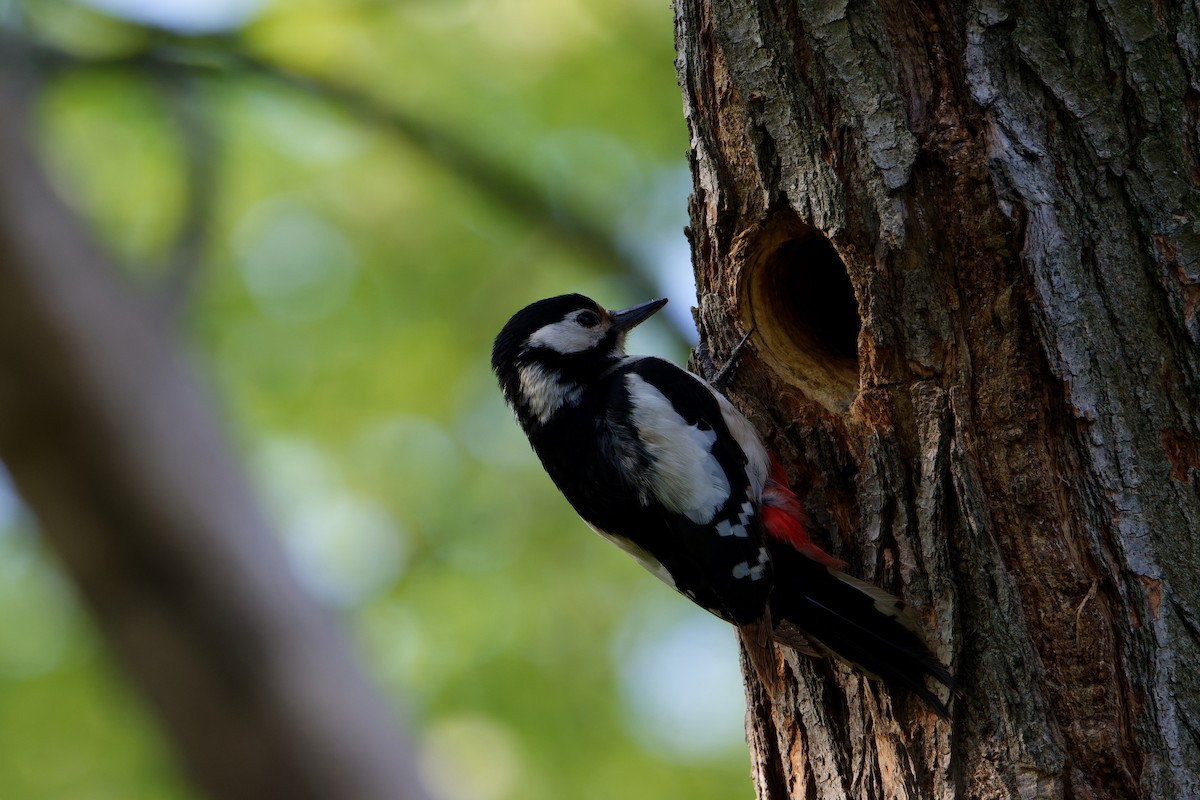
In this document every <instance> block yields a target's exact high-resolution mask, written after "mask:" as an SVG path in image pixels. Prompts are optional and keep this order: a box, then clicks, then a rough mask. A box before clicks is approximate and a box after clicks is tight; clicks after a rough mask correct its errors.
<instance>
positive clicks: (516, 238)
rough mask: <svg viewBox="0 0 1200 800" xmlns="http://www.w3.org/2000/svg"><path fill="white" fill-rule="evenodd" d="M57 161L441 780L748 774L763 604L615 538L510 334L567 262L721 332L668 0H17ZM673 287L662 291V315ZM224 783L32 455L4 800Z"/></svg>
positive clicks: (469, 792) (636, 341)
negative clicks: (170, 704)
mask: <svg viewBox="0 0 1200 800" xmlns="http://www.w3.org/2000/svg"><path fill="white" fill-rule="evenodd" d="M0 29H2V31H3V32H4V34H5V35H6V36H16V37H20V38H21V39H22V40H25V41H27V42H34V43H37V53H38V56H39V60H40V62H41V63H42V64H43V67H44V70H43V81H42V84H41V96H40V101H39V104H38V114H37V119H36V120H32V121H31V122H32V124H33V125H34V126H35V129H36V131H37V138H38V141H39V142H40V144H41V147H42V155H43V158H44V160H45V163H46V165H47V167H48V168H49V169H50V171H51V173H52V175H53V178H54V180H55V183H56V185H57V186H58V188H59V191H60V192H61V193H62V194H63V195H64V196H65V197H67V198H68V199H69V201H70V203H71V204H72V205H73V206H74V207H75V208H76V209H77V210H78V211H79V212H80V213H81V214H82V215H83V216H84V217H85V218H86V219H87V220H88V221H89V222H90V223H91V224H92V225H93V227H94V229H95V230H96V232H97V234H98V236H99V237H100V239H101V240H102V241H103V242H104V243H105V244H106V245H107V247H108V248H109V249H110V250H111V251H112V252H113V253H114V255H115V256H116V257H117V258H118V260H120V261H121V262H122V263H123V264H125V265H126V267H127V269H128V272H129V279H130V281H131V282H132V283H134V284H136V285H138V286H139V288H140V290H142V291H146V292H149V293H154V292H158V293H161V294H162V296H163V298H164V304H165V306H166V307H167V308H169V309H173V310H171V311H170V313H173V314H175V316H176V318H177V327H178V330H179V333H180V339H181V341H182V342H183V344H184V346H185V347H186V348H187V349H188V351H189V353H190V355H191V358H192V361H193V363H194V365H195V367H196V369H197V371H198V372H199V374H200V375H201V376H202V380H203V381H204V382H205V383H206V385H207V386H208V388H209V391H210V394H211V398H212V401H213V403H214V405H216V406H217V408H218V410H219V411H220V413H221V414H222V416H223V419H224V420H225V421H226V429H227V434H228V437H229V440H230V442H231V443H232V445H233V447H234V448H235V449H236V450H237V451H238V452H239V453H240V454H241V456H242V461H243V463H244V465H245V469H246V472H247V474H248V476H249V480H250V481H251V482H252V483H253V484H254V485H255V486H256V487H257V489H258V490H259V495H260V497H261V498H262V501H263V503H264V505H265V506H266V507H267V508H268V509H269V511H270V512H271V514H272V516H273V518H274V520H275V522H276V524H277V527H278V530H279V531H280V535H281V536H282V537H283V539H284V543H285V545H286V548H287V552H288V554H289V557H290V559H291V564H292V566H293V568H294V569H295V571H296V572H297V574H298V575H299V576H300V577H301V578H302V580H303V581H304V583H305V584H306V585H307V586H308V587H309V588H310V589H311V591H312V592H313V593H314V594H315V595H316V596H317V597H319V598H320V599H321V600H322V601H323V602H324V603H326V604H327V605H328V606H330V607H332V608H334V609H336V611H337V613H338V614H339V615H340V617H341V618H342V619H343V620H344V623H345V625H346V628H347V630H348V631H349V634H350V637H351V639H352V640H353V642H354V644H355V646H356V647H357V648H358V651H359V653H360V655H361V658H362V660H363V663H364V665H365V668H366V670H367V671H368V672H369V673H370V675H371V676H372V677H373V679H374V680H375V682H376V683H377V685H378V686H379V687H380V689H381V691H382V692H383V693H384V694H385V696H386V697H387V698H388V699H389V700H390V702H391V703H392V705H393V707H394V708H395V712H396V715H397V717H398V718H399V719H401V720H402V722H403V724H404V725H405V726H406V728H407V729H408V731H409V732H410V735H411V736H412V738H413V739H414V742H415V744H416V747H417V750H418V757H419V761H420V764H421V769H422V774H423V776H424V777H425V779H426V781H427V782H428V783H429V784H430V786H431V788H432V789H433V790H434V792H435V793H436V795H437V796H438V797H440V798H445V799H446V800H506V799H509V798H512V799H514V800H515V799H517V798H519V799H520V800H526V799H528V800H542V799H544V800H572V799H574V798H582V799H585V800H586V799H588V798H596V799H597V800H599V798H605V799H607V798H628V799H630V800H639V799H640V798H646V800H650V798H654V799H655V800H661V799H662V798H695V799H696V800H706V799H707V798H713V799H714V800H716V799H718V798H719V799H720V800H729V799H730V798H751V797H752V796H753V792H752V791H751V787H750V784H749V779H748V763H747V756H746V751H745V745H744V742H743V739H742V716H743V699H742V694H741V684H740V678H739V676H738V670H737V660H736V649H735V645H734V638H733V633H732V630H731V629H729V628H728V627H727V626H725V625H723V624H722V623H719V622H717V621H715V620H713V619H711V618H709V617H708V616H706V615H705V614H703V613H702V612H699V611H697V610H696V609H694V608H693V607H692V606H691V605H690V604H688V603H686V602H684V601H683V600H681V599H679V598H677V597H676V596H675V595H674V594H672V593H671V592H670V591H669V590H667V589H666V588H665V587H663V586H662V585H660V584H659V583H658V582H657V581H655V580H653V579H652V578H651V577H649V576H648V575H647V574H645V573H644V572H642V571H641V570H640V569H639V568H638V567H637V566H636V565H634V564H633V563H632V561H630V560H629V559H628V558H627V557H625V556H624V555H623V554H621V553H620V552H618V551H617V550H616V549H615V548H613V547H611V546H610V545H608V544H607V543H605V542H603V541H602V540H600V539H599V537H596V536H595V535H593V534H592V533H591V532H590V531H588V530H587V528H586V527H584V525H583V524H582V523H581V522H580V521H579V520H578V519H577V518H576V517H575V516H574V514H573V513H572V512H571V511H570V509H569V507H568V506H567V505H566V503H565V502H564V501H563V500H562V499H561V498H560V496H559V495H558V494H557V492H556V491H555V489H554V488H553V486H552V485H551V484H550V482H549V480H548V479H547V478H546V477H545V475H544V474H543V473H542V471H541V468H540V466H539V465H538V463H537V461H536V459H535V458H534V456H533V455H532V453H531V451H530V450H529V447H528V445H527V444H526V442H525V440H524V438H523V437H522V435H521V434H520V432H519V430H518V428H517V426H516V425H515V423H514V422H513V421H512V419H511V417H510V415H509V413H508V411H507V410H506V409H505V407H504V406H503V403H502V402H501V399H500V397H499V393H498V391H497V390H496V388H495V383H494V379H493V377H492V375H491V373H490V371H489V368H488V357H489V354H490V347H491V341H492V337H493V336H494V335H495V333H496V332H497V331H498V330H499V329H500V327H501V326H502V325H503V323H504V322H505V321H506V320H507V318H508V317H509V315H511V314H512V313H513V312H514V311H516V310H517V309H519V308H520V307H521V306H523V305H525V304H526V303H528V302H531V301H533V300H536V299H539V298H541V297H544V296H549V295H553V294H559V293H562V292H567V291H581V292H584V293H587V294H590V295H592V296H593V297H595V298H597V299H598V300H600V301H601V302H603V303H605V304H607V305H609V306H610V307H618V306H623V305H628V304H632V303H634V302H640V301H642V300H645V299H648V297H649V296H657V295H664V294H665V295H667V296H669V297H670V298H671V301H672V303H671V306H669V307H668V308H669V309H670V311H671V315H670V316H666V317H663V318H662V319H658V318H656V320H655V321H654V324H647V325H646V326H643V327H642V328H639V330H638V332H637V333H636V334H635V336H634V337H633V339H632V341H631V345H632V348H633V349H634V350H636V351H640V352H653V353H657V354H660V355H664V356H667V357H669V358H672V359H674V360H676V361H677V362H681V361H682V360H683V359H685V358H686V355H687V347H688V345H689V344H690V343H691V342H690V340H691V337H692V336H693V335H694V334H693V332H692V329H691V322H690V312H689V307H690V306H691V305H692V304H694V302H695V290H694V287H693V284H692V278H691V272H690V268H689V264H688V250H687V243H686V240H685V238H684V235H683V226H684V224H685V223H686V198H687V194H688V191H689V189H690V177H689V172H688V167H687V156H686V151H687V134H686V130H685V127H684V123H683V119H682V113H681V101H680V96H679V90H678V88H677V87H676V84H675V73H674V66H673V59H674V47H673V41H672V20H671V10H670V7H669V4H668V3H667V2H666V0H610V1H609V2H606V3H595V2H587V1H586V0H486V1H485V0H392V1H389V2H383V1H382V0H276V2H274V3H270V2H266V1H265V0H90V2H87V3H83V2H66V1H65V0H25V1H24V2H20V1H18V0H0ZM660 316H661V315H660ZM194 796H195V793H194V792H193V790H191V789H190V787H189V786H188V785H187V784H186V782H185V781H184V779H183V778H182V777H181V775H180V774H179V772H178V770H177V768H176V766H175V764H174V762H173V759H172V756H171V754H170V750H169V746H168V744H167V743H166V742H165V741H164V740H163V739H162V737H161V735H160V733H159V731H158V729H157V727H156V724H155V721H154V720H153V718H151V717H150V716H149V715H148V713H147V712H146V710H145V709H144V708H143V707H142V706H141V704H140V702H139V700H138V698H137V696H136V694H135V692H134V690H133V689H132V688H131V687H130V686H129V685H128V684H127V683H126V681H125V680H124V678H123V676H122V675H121V674H120V673H119V672H118V671H117V670H116V668H115V666H114V665H113V663H112V662H111V661H110V659H109V657H108V655H107V653H106V652H105V649H104V643H103V641H102V640H100V639H99V637H98V635H97V634H96V632H95V631H93V629H92V628H91V626H90V624H89V621H88V619H87V617H86V614H85V612H84V610H83V609H82V608H81V607H80V605H79V603H78V602H77V600H76V598H75V597H74V595H73V593H72V589H71V587H70V585H69V584H68V583H67V582H66V580H65V579H64V578H63V577H62V576H61V575H60V573H59V572H58V570H57V568H56V566H55V564H54V562H53V559H52V558H50V557H49V555H48V554H47V553H46V552H45V550H44V548H43V547H42V546H41V544H40V542H39V539H38V535H37V526H36V520H34V519H32V518H31V517H30V515H29V514H28V513H27V512H26V511H25V510H24V509H23V508H22V505H21V502H20V499H19V498H18V497H17V496H16V495H15V494H14V492H13V490H12V487H11V484H10V483H9V482H8V480H7V479H6V477H5V476H4V473H3V470H2V468H0V797H3V798H22V799H27V800H43V799H46V800H48V799H49V798H55V799H56V800H57V799H59V798H63V799H65V798H71V799H74V798H87V799H88V800H92V799H93V798H97V799H99V798H123V799H132V800H143V799H145V800H149V799H150V798H155V799H159V798H161V799H163V800H166V799H168V798H171V799H172V800H174V799H176V798H190V797H194Z"/></svg>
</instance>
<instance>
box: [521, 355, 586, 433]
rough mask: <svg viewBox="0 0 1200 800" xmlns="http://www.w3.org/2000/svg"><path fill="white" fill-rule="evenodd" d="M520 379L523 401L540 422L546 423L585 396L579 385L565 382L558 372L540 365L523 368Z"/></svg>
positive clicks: (528, 365) (527, 365)
mask: <svg viewBox="0 0 1200 800" xmlns="http://www.w3.org/2000/svg"><path fill="white" fill-rule="evenodd" d="M520 377H521V399H522V400H523V401H524V402H525V404H526V405H527V406H529V410H530V411H531V412H533V415H534V416H535V417H537V418H538V422H543V423H544V422H545V421H546V420H548V419H550V416H551V415H552V414H553V413H554V412H555V411H558V409H560V408H562V407H563V406H565V405H574V404H575V403H578V402H579V397H580V395H581V394H583V387H581V386H580V385H579V384H577V383H572V382H571V381H564V380H563V379H562V376H561V375H559V374H558V373H557V372H554V371H553V370H548V369H546V368H545V367H543V366H541V365H539V364H526V365H525V366H523V367H521V369H520Z"/></svg>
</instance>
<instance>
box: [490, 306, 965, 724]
mask: <svg viewBox="0 0 1200 800" xmlns="http://www.w3.org/2000/svg"><path fill="white" fill-rule="evenodd" d="M666 302H667V301H666V300H665V299H662V300H652V301H650V302H648V303H643V304H641V305H637V306H633V307H631V308H627V309H624V310H621V311H606V310H605V309H604V308H602V307H601V306H599V305H597V304H596V303H595V301H593V300H591V299H589V298H587V297H584V296H582V295H578V294H571V295H563V296H560V297H552V298H550V299H548V300H542V301H540V302H537V303H533V304H532V305H530V306H528V307H526V308H524V309H522V310H521V311H519V312H517V313H516V314H515V315H514V316H513V317H512V319H510V320H509V321H508V324H507V325H505V326H504V329H503V330H502V331H501V332H500V334H499V336H497V337H496V342H495V345H494V347H493V349H492V369H493V370H494V371H495V373H496V376H497V378H498V379H499V382H500V388H501V389H502V391H503V392H504V398H505V400H507V402H508V404H509V406H510V407H511V408H512V410H513V412H514V414H515V415H516V418H517V421H518V422H519V423H520V425H521V427H522V428H523V429H524V431H525V434H526V435H527V436H528V437H529V442H530V444H531V445H532V446H533V449H534V451H535V452H536V453H537V455H538V457H539V458H540V459H541V461H542V465H543V466H544V467H545V469H546V472H548V473H549V474H550V477H551V478H552V479H553V481H554V483H555V484H556V485H557V486H558V488H559V490H560V491H561V492H562V493H563V495H564V496H565V497H566V499H567V501H568V502H569V503H570V504H571V505H572V506H573V507H574V509H575V511H576V512H578V514H579V515H580V516H581V517H582V518H583V519H584V521H585V522H586V523H587V524H588V525H589V526H590V527H591V528H592V529H593V530H594V531H596V532H597V533H599V534H600V535H601V536H603V537H604V538H605V539H608V540H609V541H611V542H613V543H614V544H616V545H617V546H618V547H620V548H621V549H623V550H625V551H626V552H628V553H629V554H630V555H632V556H633V557H634V558H635V559H636V560H637V561H638V562H639V563H641V564H642V566H644V567H645V568H646V569H647V570H649V571H650V572H651V573H653V574H654V575H655V576H657V577H658V578H660V579H661V580H662V581H663V582H664V583H666V584H667V585H669V586H671V587H672V588H674V589H676V590H677V591H679V592H680V593H682V594H683V595H685V596H687V597H688V598H689V599H691V600H692V601H694V602H695V603H697V604H698V605H700V606H701V607H703V608H705V609H707V610H708V611H710V612H712V613H713V614H715V615H716V616H718V617H720V618H721V619H724V620H726V621H728V622H731V623H733V624H734V625H737V626H739V627H740V628H741V629H742V630H743V633H744V634H745V635H744V636H743V641H746V642H747V651H748V653H749V654H750V658H751V661H752V662H753V663H754V666H755V669H756V670H757V671H758V672H759V674H760V676H761V677H763V679H764V682H768V683H769V682H771V681H772V678H771V673H773V672H774V669H775V661H774V651H773V650H772V649H771V644H770V641H771V640H774V641H775V642H778V643H780V644H783V645H786V646H789V647H792V648H794V649H797V650H801V651H803V652H806V653H809V654H824V653H828V652H832V653H834V654H836V655H837V656H840V657H842V658H843V659H845V660H846V661H849V662H851V663H853V664H855V665H857V666H859V667H860V668H862V669H863V670H865V671H866V672H868V673H870V674H873V675H875V676H878V677H881V678H883V679H884V680H885V681H886V682H887V683H888V684H890V685H895V686H901V687H905V688H907V689H909V690H911V691H913V692H915V693H916V694H917V695H919V696H920V697H921V698H922V699H924V700H925V702H926V703H927V704H928V705H929V706H930V707H931V708H932V709H933V710H934V711H936V712H937V713H938V714H940V715H942V716H945V715H946V714H947V710H946V706H945V704H944V703H943V701H942V700H941V699H940V698H939V697H938V696H937V695H936V694H935V693H934V692H933V691H931V690H930V689H929V688H928V687H927V686H926V680H925V679H926V676H932V677H933V678H935V679H936V680H938V681H940V682H941V683H943V684H945V685H946V686H947V687H949V688H951V689H953V687H954V684H953V681H952V679H951V678H950V675H949V674H948V673H947V671H946V670H945V668H943V667H942V665H941V664H940V663H939V662H938V661H937V659H935V658H934V656H933V655H932V654H931V653H930V652H929V650H928V648H927V647H926V646H925V645H924V643H923V642H922V641H921V638H920V637H919V636H918V635H917V633H916V630H915V627H914V626H913V624H912V622H911V621H910V619H909V615H908V614H907V613H906V611H905V607H904V603H903V602H902V601H901V600H899V599H898V598H896V597H894V596H892V595H890V594H888V593H887V592H885V591H883V590H882V589H879V588H878V587H875V586H872V585H871V584H868V583H865V582H863V581H860V580H857V579H855V578H852V577H850V576H848V575H846V574H844V573H843V572H841V570H840V569H839V568H840V567H842V566H845V565H844V563H843V562H840V561H838V560H836V559H834V558H833V557H832V556H830V555H828V554H827V553H825V552H824V551H822V550H821V549H820V548H819V547H817V546H816V545H815V544H814V543H812V542H811V541H809V538H808V534H807V532H806V530H805V524H806V519H805V515H804V511H803V507H802V505H801V503H800V502H799V500H798V499H797V498H796V496H795V495H794V494H793V493H792V492H791V490H790V489H789V488H788V482H787V476H786V474H785V473H784V471H783V470H782V468H781V467H780V466H779V465H778V463H777V462H775V461H774V459H773V458H772V457H771V456H770V454H769V453H768V452H767V450H766V448H765V447H764V446H763V444H762V442H761V441H760V439H759V437H758V435H757V434H756V433H755V431H754V429H753V428H752V427H751V425H750V423H749V422H748V421H747V420H746V418H745V417H744V416H742V414H741V413H739V412H738V411H737V409H735V408H734V407H733V406H732V405H731V404H730V403H729V401H728V400H726V399H725V397H724V396H722V395H721V394H719V393H718V392H717V391H715V390H714V389H713V388H712V387H711V386H710V385H709V384H708V383H707V382H705V381H704V380H703V379H701V378H700V377H698V376H696V375H693V374H692V373H690V372H686V371H684V370H682V369H679V368H678V367H676V366H675V365H673V364H671V363H669V362H667V361H663V360H662V359H659V358H653V357H649V356H628V355H626V354H625V347H624V345H625V335H626V333H628V332H629V330H630V329H632V328H633V327H634V326H636V325H637V324H639V323H640V322H642V321H643V320H645V319H647V318H648V317H650V316H651V315H652V314H654V313H655V312H656V311H658V310H659V309H660V308H662V307H663V306H664V305H666ZM756 642H757V644H756Z"/></svg>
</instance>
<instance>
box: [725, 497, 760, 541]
mask: <svg viewBox="0 0 1200 800" xmlns="http://www.w3.org/2000/svg"><path fill="white" fill-rule="evenodd" d="M737 519H738V521H737V522H734V521H733V520H731V519H723V520H721V521H720V522H718V523H717V533H718V534H719V535H721V536H737V537H739V538H742V539H745V538H746V537H748V536H749V535H750V531H749V529H748V528H747V527H746V526H747V525H749V524H750V520H752V519H754V506H752V505H750V504H749V503H742V508H741V510H740V511H738V515H737Z"/></svg>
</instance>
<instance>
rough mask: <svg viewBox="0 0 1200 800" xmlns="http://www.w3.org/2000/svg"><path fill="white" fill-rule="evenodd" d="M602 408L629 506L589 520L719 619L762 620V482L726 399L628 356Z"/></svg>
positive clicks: (668, 368)
mask: <svg viewBox="0 0 1200 800" xmlns="http://www.w3.org/2000/svg"><path fill="white" fill-rule="evenodd" d="M606 410H607V414H606V419H607V424H608V426H609V429H610V436H609V437H606V438H607V440H608V441H610V442H611V443H612V444H611V446H613V447H614V449H615V450H616V452H615V453H614V455H615V456H616V461H617V463H623V464H624V469H622V470H621V473H622V478H623V480H624V481H626V483H627V484H628V485H627V486H626V487H625V490H624V491H623V492H621V493H617V494H618V495H620V496H623V497H625V498H627V503H626V507H625V508H623V509H621V510H619V511H617V510H616V509H595V510H592V512H591V513H592V514H593V515H594V516H589V515H587V514H585V515H584V516H585V519H588V521H589V522H590V523H592V525H593V527H595V528H597V529H598V530H599V531H600V532H601V533H602V534H603V535H606V536H607V537H608V538H610V539H613V540H614V541H616V542H617V543H618V544H621V545H622V546H625V547H626V549H627V550H630V551H631V552H633V553H634V555H635V556H637V557H639V560H641V561H642V562H643V564H644V565H646V566H647V567H648V568H649V569H651V571H652V572H655V573H656V574H659V576H660V577H663V575H662V573H663V572H666V573H669V575H670V578H671V582H672V584H673V585H674V586H675V588H676V589H678V590H679V591H680V592H682V593H683V594H685V595H687V596H688V597H690V598H692V599H693V600H695V601H696V602H697V603H699V604H700V605H701V606H704V607H705V608H708V609H709V610H711V611H712V612H713V613H715V614H717V615H718V616H721V617H723V618H725V619H728V620H731V621H734V622H747V621H750V620H752V619H756V618H758V617H759V616H760V615H761V613H762V611H763V609H764V607H765V605H766V599H767V596H768V594H769V593H770V587H771V564H770V559H769V557H768V554H767V550H766V548H765V547H764V546H763V541H762V527H761V522H760V520H759V518H758V501H759V493H760V492H761V479H759V478H758V476H757V474H755V475H754V476H753V477H751V475H749V474H748V467H750V468H751V469H750V471H751V472H753V473H757V472H759V471H761V469H762V467H761V465H759V464H757V463H751V461H752V460H754V459H757V458H758V456H757V454H754V459H748V456H747V453H746V452H745V450H744V449H743V447H742V446H741V444H740V443H739V439H738V437H735V436H734V434H733V433H732V432H731V431H730V427H729V424H728V421H727V419H726V412H724V411H723V409H722V405H721V401H720V399H718V397H717V396H716V395H715V394H714V393H713V392H712V391H711V390H710V389H709V388H708V386H707V384H705V383H704V382H703V381H701V380H700V379H698V378H697V377H696V376H694V375H692V374H690V373H688V372H685V371H684V370H681V369H679V368H678V367H676V366H674V365H673V364H670V363H669V362H666V361H662V360H660V359H657V358H642V359H636V360H635V359H630V361H629V362H628V363H627V364H626V365H623V366H622V367H621V368H620V369H618V370H616V371H615V372H614V374H613V375H612V377H611V379H610V383H609V386H608V387H607V398H606ZM735 413H736V412H735ZM737 419H739V420H741V421H742V422H743V423H744V422H745V421H744V419H741V417H740V415H738V416H737ZM739 433H741V432H739ZM755 444H757V441H755ZM612 496H614V495H613V494H609V495H608V497H609V498H611V497H612ZM581 513H582V512H581ZM620 540H625V542H628V544H629V545H632V547H629V546H626V545H625V544H623V543H622V541H620ZM634 551H637V552H634ZM647 555H649V556H650V557H652V558H653V562H651V563H647V561H648V559H647V558H646V556H647ZM656 565H660V566H661V569H660V568H658V567H656ZM665 579H666V578H664V580H665Z"/></svg>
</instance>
